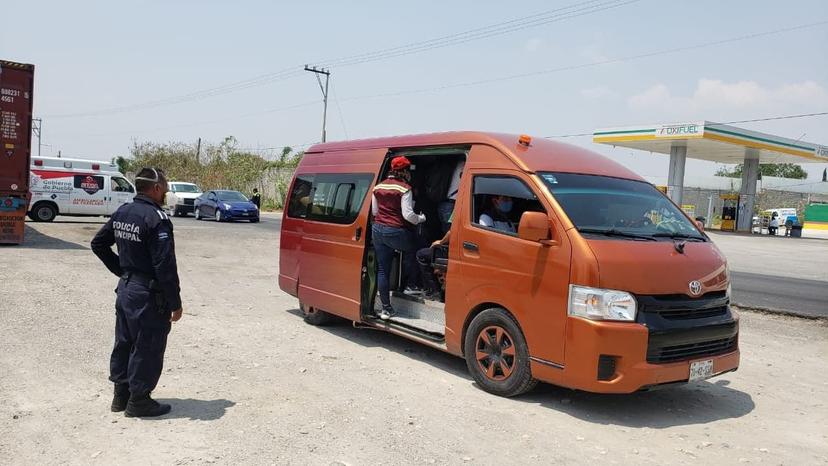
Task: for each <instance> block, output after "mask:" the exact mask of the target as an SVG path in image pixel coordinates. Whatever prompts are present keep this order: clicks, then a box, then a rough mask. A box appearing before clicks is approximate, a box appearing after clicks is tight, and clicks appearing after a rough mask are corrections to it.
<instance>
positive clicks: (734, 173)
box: [716, 163, 808, 180]
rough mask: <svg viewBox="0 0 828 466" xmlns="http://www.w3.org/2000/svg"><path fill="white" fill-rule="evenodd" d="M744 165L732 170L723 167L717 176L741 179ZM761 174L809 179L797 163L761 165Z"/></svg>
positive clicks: (717, 171)
mask: <svg viewBox="0 0 828 466" xmlns="http://www.w3.org/2000/svg"><path fill="white" fill-rule="evenodd" d="M743 169H744V165H743V164H741V163H740V164H737V165H736V166H734V167H733V168H732V169H728V168H727V167H722V168H719V169H718V170H716V176H725V177H728V178H741V177H742V170H743ZM759 174H760V175H761V176H776V177H779V178H793V179H797V180H804V179H805V178H807V177H808V173H807V172H806V171H805V170H803V169H802V167H801V166H799V165H797V164H795V163H760V164H759Z"/></svg>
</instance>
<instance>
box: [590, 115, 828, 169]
mask: <svg viewBox="0 0 828 466" xmlns="http://www.w3.org/2000/svg"><path fill="white" fill-rule="evenodd" d="M592 140H593V142H597V143H599V144H610V145H613V146H620V147H629V148H632V149H640V150H643V151H648V152H657V153H661V154H669V153H670V150H671V148H672V147H673V146H674V145H675V144H676V143H677V142H680V143H681V144H683V145H685V146H686V147H687V157H690V158H691V159H701V160H709V161H711V162H720V163H742V162H744V159H745V149H754V150H755V155H756V156H758V159H759V163H761V164H766V163H820V162H821V163H828V147H825V146H820V145H818V144H811V143H808V142H802V141H795V140H793V139H788V138H783V137H779V136H774V135H772V134H766V133H760V132H758V131H749V130H746V129H742V128H737V127H735V126H728V125H723V124H719V123H712V122H709V121H697V122H693V123H680V124H664V125H648V126H638V127H630V128H609V129H599V130H596V131H595V133H594V134H593V138H592Z"/></svg>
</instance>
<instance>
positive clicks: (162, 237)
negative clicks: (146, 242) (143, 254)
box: [158, 231, 170, 240]
mask: <svg viewBox="0 0 828 466" xmlns="http://www.w3.org/2000/svg"><path fill="white" fill-rule="evenodd" d="M169 238H170V234H169V233H167V232H166V231H162V232H161V233H158V239H160V240H165V239H169Z"/></svg>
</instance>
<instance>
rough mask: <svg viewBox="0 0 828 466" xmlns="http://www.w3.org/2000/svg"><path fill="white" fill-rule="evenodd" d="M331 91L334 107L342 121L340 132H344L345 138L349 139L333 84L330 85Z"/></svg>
mask: <svg viewBox="0 0 828 466" xmlns="http://www.w3.org/2000/svg"><path fill="white" fill-rule="evenodd" d="M331 93H332V94H333V98H334V103H335V104H336V109H337V110H338V111H339V121H340V123H342V132H343V133H345V139H350V137H348V128H347V127H346V126H345V117H344V116H343V114H342V107H341V106H340V105H339V98H338V97H337V96H336V88H335V87H334V86H333V85H332V86H331Z"/></svg>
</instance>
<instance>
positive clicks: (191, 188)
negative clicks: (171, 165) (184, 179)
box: [171, 183, 201, 193]
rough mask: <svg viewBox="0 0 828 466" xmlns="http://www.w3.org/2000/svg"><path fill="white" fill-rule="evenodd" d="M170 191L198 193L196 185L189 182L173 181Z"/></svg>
mask: <svg viewBox="0 0 828 466" xmlns="http://www.w3.org/2000/svg"><path fill="white" fill-rule="evenodd" d="M171 188H172V189H171V191H172V192H174V193H200V192H201V190H200V189H198V186H196V185H194V184H189V183H173V184H172V185H171Z"/></svg>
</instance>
